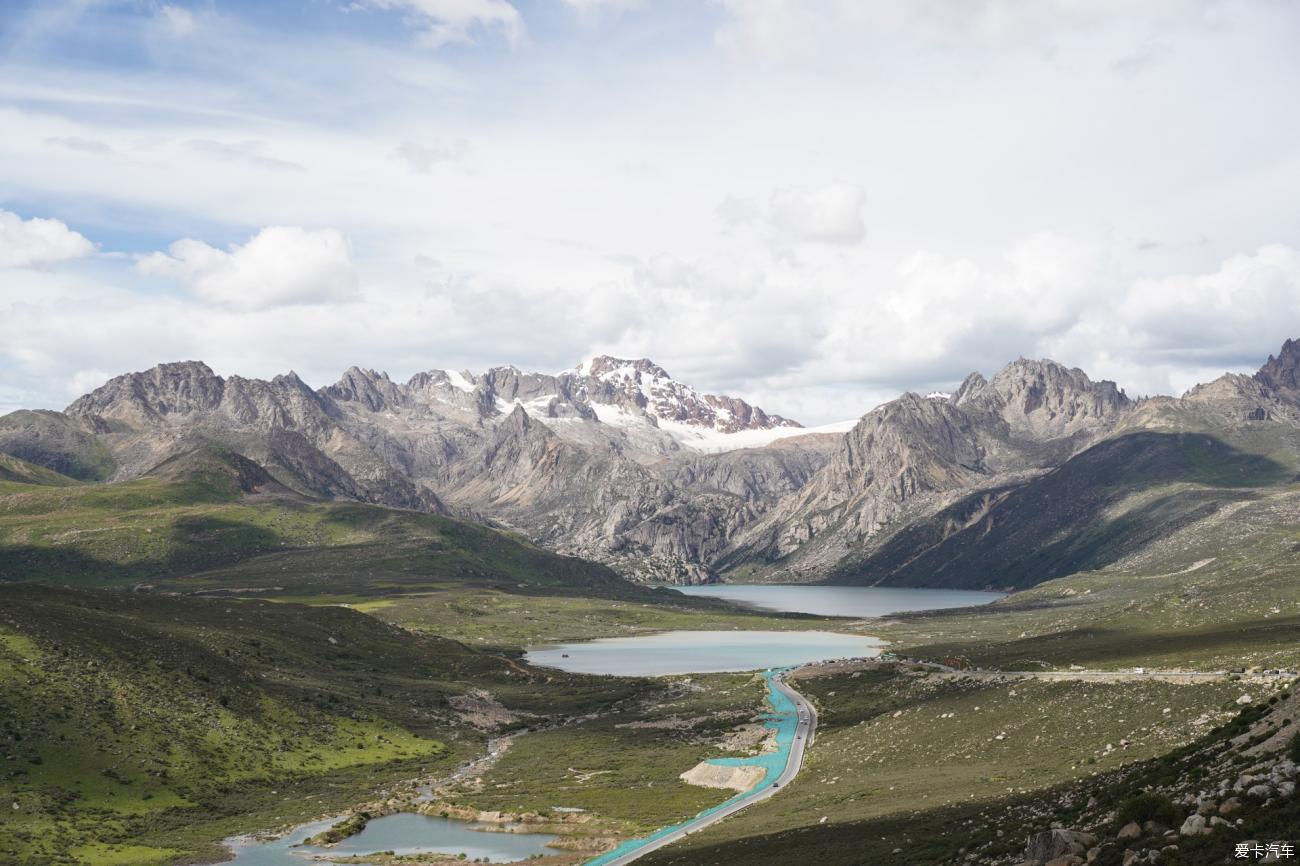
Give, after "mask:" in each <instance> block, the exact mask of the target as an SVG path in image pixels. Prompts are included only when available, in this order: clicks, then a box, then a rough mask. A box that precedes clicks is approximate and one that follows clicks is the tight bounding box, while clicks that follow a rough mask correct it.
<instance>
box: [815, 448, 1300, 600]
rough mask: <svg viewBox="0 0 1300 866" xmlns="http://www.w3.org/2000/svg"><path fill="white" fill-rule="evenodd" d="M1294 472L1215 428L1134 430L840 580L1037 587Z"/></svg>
mask: <svg viewBox="0 0 1300 866" xmlns="http://www.w3.org/2000/svg"><path fill="white" fill-rule="evenodd" d="M1290 481H1291V472H1290V471H1289V470H1288V469H1287V468H1286V467H1285V466H1283V465H1282V464H1281V463H1279V462H1276V461H1275V460H1273V459H1270V458H1269V457H1265V456H1260V455H1257V454H1252V453H1248V452H1245V451H1241V450H1238V449H1237V448H1235V447H1233V446H1231V445H1228V444H1226V443H1224V442H1223V441H1221V440H1219V439H1217V438H1214V437H1212V436H1208V435H1205V434H1193V433H1153V432H1142V433H1132V434H1128V435H1125V436H1120V437H1117V438H1115V439H1111V440H1108V441H1106V442H1102V443H1100V444H1098V445H1095V446H1093V447H1092V448H1089V449H1088V450H1087V451H1084V452H1083V453H1081V454H1078V455H1076V456H1075V457H1073V458H1072V459H1070V460H1068V461H1067V462H1066V463H1064V464H1063V465H1062V466H1060V467H1059V468H1057V469H1054V470H1052V471H1051V472H1048V473H1046V474H1044V475H1042V476H1040V477H1038V478H1035V479H1033V480H1031V481H1028V482H1026V483H1023V484H1020V485H1013V486H1008V487H1003V488H999V489H995V490H989V491H981V492H979V493H976V494H972V495H971V496H968V497H966V498H965V499H963V500H962V501H960V502H958V503H957V504H955V505H953V506H950V507H948V508H946V509H944V510H942V511H940V512H939V513H937V514H935V515H933V516H932V517H930V518H927V519H924V520H921V521H918V522H917V523H914V524H912V525H910V526H907V527H905V528H904V529H902V530H901V531H899V532H898V533H897V534H896V535H894V536H893V537H892V538H890V539H889V540H888V541H887V542H885V543H884V544H883V545H882V546H881V547H880V548H879V549H877V550H876V551H874V552H873V553H871V554H870V555H869V556H868V557H867V559H866V560H865V561H864V562H861V563H858V564H854V565H852V566H846V567H845V568H844V569H843V570H842V571H841V572H840V573H839V574H837V575H835V576H834V577H833V578H832V582H836V583H867V584H877V583H880V584H888V585H901V586H947V587H963V588H982V587H986V586H994V587H1006V588H1023V587H1027V586H1033V585H1035V584H1038V583H1042V582H1043V581H1045V580H1050V579H1052V578H1056V577H1062V576H1065V575H1069V574H1074V573H1076V572H1080V571H1093V570H1098V569H1101V568H1104V567H1106V566H1108V565H1110V564H1112V563H1114V562H1116V561H1118V560H1120V559H1121V558H1123V557H1125V556H1128V555H1131V554H1134V553H1136V552H1138V551H1140V550H1142V549H1143V548H1145V547H1146V546H1148V545H1150V544H1152V543H1154V542H1156V541H1158V540H1160V539H1162V538H1164V537H1167V536H1168V535H1169V534H1171V533H1173V532H1175V531H1176V530H1178V529H1179V528H1181V527H1185V526H1189V525H1192V524H1195V523H1197V522H1199V521H1201V520H1204V519H1206V518H1209V517H1212V516H1213V515H1215V514H1217V513H1219V512H1221V511H1223V510H1224V509H1226V508H1229V507H1231V506H1234V505H1237V504H1240V503H1244V502H1248V501H1251V500H1254V499H1257V498H1259V496H1260V490H1261V489H1264V490H1268V489H1271V488H1275V487H1277V486H1279V485H1283V484H1287V483H1289V482H1290Z"/></svg>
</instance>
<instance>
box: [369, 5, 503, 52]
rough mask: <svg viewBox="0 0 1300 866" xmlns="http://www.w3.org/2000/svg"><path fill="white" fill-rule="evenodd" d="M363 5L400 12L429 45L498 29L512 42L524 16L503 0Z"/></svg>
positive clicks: (466, 41)
mask: <svg viewBox="0 0 1300 866" xmlns="http://www.w3.org/2000/svg"><path fill="white" fill-rule="evenodd" d="M362 5H365V6H371V7H373V8H375V9H387V10H393V11H397V12H401V13H402V14H403V16H404V17H405V20H406V22H407V23H408V25H409V26H410V27H411V28H412V29H414V30H416V31H417V32H418V33H419V34H420V40H421V41H422V42H423V43H424V44H425V45H427V46H429V47H430V48H440V47H442V46H444V45H450V44H454V43H460V44H464V45H472V44H474V43H476V42H478V41H479V40H480V39H481V38H482V37H483V36H485V35H492V34H497V33H499V34H500V35H501V36H502V37H504V38H505V40H506V41H507V42H508V43H510V44H511V45H514V44H516V43H518V42H519V40H520V39H522V38H523V34H524V20H523V17H522V16H520V14H519V10H518V9H516V8H515V7H514V6H512V5H511V4H509V3H507V2H506V0H362Z"/></svg>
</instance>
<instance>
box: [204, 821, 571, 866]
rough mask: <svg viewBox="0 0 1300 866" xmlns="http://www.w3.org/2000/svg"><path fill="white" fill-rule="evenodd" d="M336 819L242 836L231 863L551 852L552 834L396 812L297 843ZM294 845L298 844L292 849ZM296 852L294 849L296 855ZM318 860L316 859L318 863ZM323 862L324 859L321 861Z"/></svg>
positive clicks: (298, 865)
mask: <svg viewBox="0 0 1300 866" xmlns="http://www.w3.org/2000/svg"><path fill="white" fill-rule="evenodd" d="M339 820H340V819H338V818H333V819H330V820H328V821H316V822H314V823H311V824H303V825H301V826H299V827H296V828H295V829H294V831H293V832H292V833H290V834H289V835H287V836H284V837H282V838H280V839H275V840H273V841H270V842H260V843H259V842H252V841H250V840H247V839H240V840H236V841H235V843H234V851H235V859H234V860H231V861H228V863H229V864H230V866H305V864H308V863H311V862H313V861H312V860H310V859H308V858H306V857H304V856H303V855H304V854H309V855H310V854H325V853H329V854H335V855H338V856H339V857H351V856H356V855H358V854H361V855H365V854H374V853H375V852H377V851H393V852H396V853H397V854H419V853H423V852H430V851H438V852H443V853H447V854H461V853H463V854H465V856H466V858H467V859H468V860H475V859H480V858H483V857H487V858H489V859H490V860H491V862H493V863H508V862H513V861H516V860H526V859H528V858H529V857H530V856H532V855H533V854H554V853H556V851H555V849H553V848H547V847H546V845H547V843H549V842H551V841H552V840H554V839H555V838H556V837H555V836H551V835H547V834H544V833H499V832H490V831H484V830H476V829H474V827H475V826H480V827H482V826H486V825H474V824H468V823H466V822H464V821H453V820H451V819H449V818H434V817H429V816H426V815H416V814H413V813H409V812H400V813H398V814H396V815H388V816H386V817H384V818H376V819H374V820H373V821H371V822H370V823H369V824H367V825H366V829H364V830H362V831H361V832H360V833H358V834H357V835H355V836H352V837H351V838H348V839H344V840H343V841H342V842H340V843H338V844H337V845H335V846H333V847H332V848H317V847H315V846H312V845H302V844H301V843H302V841H303V840H304V839H308V838H310V837H312V836H314V835H316V834H317V833H319V832H321V831H322V830H326V829H328V828H329V827H330V826H331V825H333V824H335V823H337V822H338V821H339ZM295 846H297V847H295ZM295 852H297V853H295ZM317 862H319V861H317ZM326 862H328V861H326Z"/></svg>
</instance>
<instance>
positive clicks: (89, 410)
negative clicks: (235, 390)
mask: <svg viewBox="0 0 1300 866" xmlns="http://www.w3.org/2000/svg"><path fill="white" fill-rule="evenodd" d="M224 391H225V381H224V380H223V379H222V378H221V377H220V376H218V375H217V374H216V373H214V372H212V368H211V367H209V366H208V365H207V364H205V363H203V362H202V361H175V362H170V363H166V364H159V365H157V366H155V367H152V368H150V369H148V370H144V371H141V372H137V373H126V374H124V375H121V376H117V377H115V378H113V379H110V380H109V381H108V382H106V383H104V384H103V385H101V386H100V387H99V388H96V389H95V390H94V391H92V392H90V393H89V394H86V395H85V396H83V397H79V398H78V399H77V400H75V401H74V402H73V403H72V405H71V406H69V407H68V408H67V412H68V414H70V415H80V416H86V417H89V416H96V415H99V416H104V417H108V418H117V419H118V420H123V421H145V420H150V419H155V420H156V419H161V418H163V417H166V416H170V415H189V414H192V413H194V412H202V411H208V410H211V409H212V408H214V407H215V406H217V405H218V404H220V403H221V398H222V395H223V393H224Z"/></svg>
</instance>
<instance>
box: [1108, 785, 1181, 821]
mask: <svg viewBox="0 0 1300 866" xmlns="http://www.w3.org/2000/svg"><path fill="white" fill-rule="evenodd" d="M1117 816H1118V819H1119V823H1121V824H1127V823H1129V822H1130V821H1136V822H1138V823H1139V824H1141V823H1143V822H1146V821H1155V822H1156V823H1157V824H1163V825H1164V826H1166V827H1174V826H1177V825H1178V824H1179V823H1181V822H1182V817H1183V816H1182V813H1181V812H1179V810H1178V807H1177V806H1175V805H1174V804H1173V801H1171V800H1170V799H1169V798H1168V797H1165V796H1162V795H1160V794H1154V793H1147V794H1138V795H1136V796H1133V797H1129V798H1128V799H1126V800H1123V801H1121V802H1120V804H1119V810H1118V812H1117Z"/></svg>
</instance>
